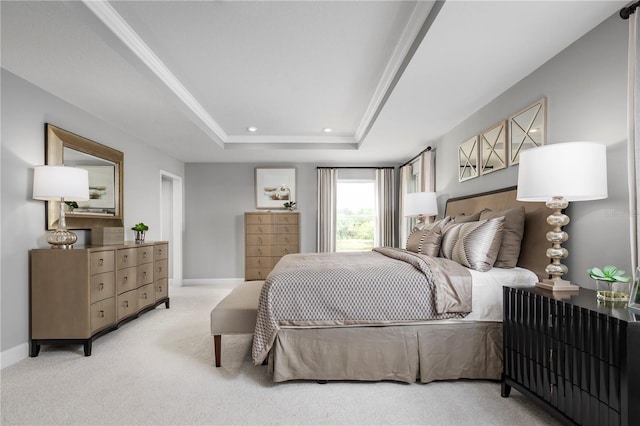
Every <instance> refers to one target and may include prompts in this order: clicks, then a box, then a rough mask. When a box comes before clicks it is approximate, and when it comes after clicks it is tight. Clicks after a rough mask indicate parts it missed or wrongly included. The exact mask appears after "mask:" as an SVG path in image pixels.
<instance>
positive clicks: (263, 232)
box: [244, 212, 300, 281]
mask: <svg viewBox="0 0 640 426" xmlns="http://www.w3.org/2000/svg"><path fill="white" fill-rule="evenodd" d="M299 218H300V216H299V213H297V212H296V213H294V212H282V213H275V212H246V213H245V214H244V235H245V246H244V253H245V258H244V277H245V280H247V281H253V280H264V279H265V278H267V275H269V272H271V270H272V269H273V267H274V266H275V265H276V263H278V260H280V258H281V257H282V256H284V255H286V254H291V253H299V252H300V231H299V224H300V221H299Z"/></svg>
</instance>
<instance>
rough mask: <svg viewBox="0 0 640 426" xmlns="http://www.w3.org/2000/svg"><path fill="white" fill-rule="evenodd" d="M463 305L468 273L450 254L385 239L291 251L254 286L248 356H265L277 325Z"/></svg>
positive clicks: (457, 312)
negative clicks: (358, 247)
mask: <svg viewBox="0 0 640 426" xmlns="http://www.w3.org/2000/svg"><path fill="white" fill-rule="evenodd" d="M470 311H471V275H470V274H469V272H468V271H467V269H466V268H464V267H462V266H460V265H459V264H457V263H455V262H453V261H451V260H447V259H443V258H433V257H429V256H426V255H421V254H416V253H412V252H408V251H406V250H402V249H396V248H390V247H385V248H377V249H374V250H373V251H371V252H358V253H312V254H291V255H287V256H285V257H283V258H282V259H281V260H280V262H278V264H277V265H276V266H275V268H274V269H273V270H272V271H271V273H270V274H269V276H268V277H267V279H266V281H265V283H264V286H263V287H262V293H261V294H260V301H259V304H258V319H257V323H256V329H255V334H254V339H253V350H252V356H253V361H254V363H255V364H256V365H258V364H261V363H262V362H263V360H264V359H265V358H266V357H267V355H268V353H269V350H270V348H271V345H272V344H273V341H274V339H275V337H276V335H277V333H278V330H279V327H280V326H300V327H305V326H306V327H309V326H311V327H323V326H324V327H326V326H349V325H365V324H366V325H376V324H379V325H388V324H397V323H409V322H419V321H425V320H434V319H449V318H463V317H464V316H466V315H467V314H468V313H469V312H470Z"/></svg>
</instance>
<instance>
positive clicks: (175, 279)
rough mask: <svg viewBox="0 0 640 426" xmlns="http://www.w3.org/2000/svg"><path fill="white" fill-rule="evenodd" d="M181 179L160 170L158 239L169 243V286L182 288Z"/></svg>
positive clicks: (182, 207) (182, 209)
mask: <svg viewBox="0 0 640 426" xmlns="http://www.w3.org/2000/svg"><path fill="white" fill-rule="evenodd" d="M183 212H184V206H183V195H182V178H181V177H180V176H176V175H174V174H172V173H169V172H166V171H164V170H160V223H161V231H160V239H161V240H166V241H169V285H170V286H182V235H183V227H184V224H183V220H182V218H183Z"/></svg>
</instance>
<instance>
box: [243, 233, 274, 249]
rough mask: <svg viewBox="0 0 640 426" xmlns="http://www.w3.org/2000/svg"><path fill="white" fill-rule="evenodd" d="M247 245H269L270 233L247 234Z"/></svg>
mask: <svg viewBox="0 0 640 426" xmlns="http://www.w3.org/2000/svg"><path fill="white" fill-rule="evenodd" d="M246 237H247V245H248V246H261V245H271V243H272V241H273V236H272V235H271V234H247V235H246Z"/></svg>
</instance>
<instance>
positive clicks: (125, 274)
mask: <svg viewBox="0 0 640 426" xmlns="http://www.w3.org/2000/svg"><path fill="white" fill-rule="evenodd" d="M137 287H138V268H137V267H135V266H133V267H131V268H124V269H120V270H118V273H117V276H116V289H117V292H118V294H120V293H124V292H125V291H129V290H133V289H135V288H137Z"/></svg>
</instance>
